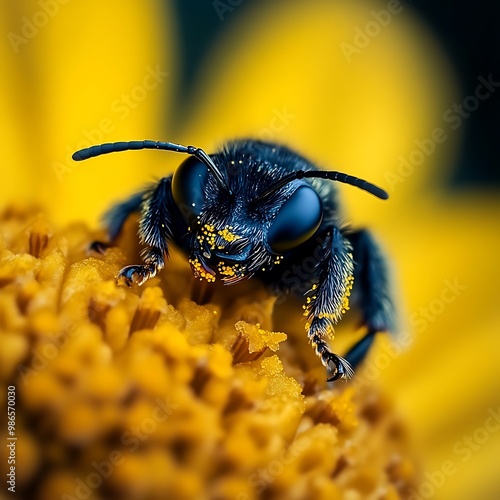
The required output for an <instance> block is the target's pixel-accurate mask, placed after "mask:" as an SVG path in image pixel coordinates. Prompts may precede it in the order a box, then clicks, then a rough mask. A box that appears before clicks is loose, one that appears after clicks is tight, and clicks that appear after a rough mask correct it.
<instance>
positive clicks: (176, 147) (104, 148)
mask: <svg viewBox="0 0 500 500" xmlns="http://www.w3.org/2000/svg"><path fill="white" fill-rule="evenodd" d="M137 149H161V150H163V151H173V152H175V153H185V154H188V155H192V156H194V157H195V158H198V160H200V161H201V162H203V163H204V164H205V165H206V166H207V168H208V170H209V171H210V172H212V174H213V176H214V177H215V179H216V181H217V182H218V183H219V185H220V186H221V187H222V188H224V189H225V190H227V191H228V192H229V194H231V191H230V190H229V188H228V186H227V185H226V182H225V180H224V177H223V176H222V173H221V171H220V170H219V169H218V167H217V165H216V164H215V163H214V161H213V160H212V158H210V156H209V155H207V153H205V151H203V149H200V148H197V147H195V146H182V145H181V144H174V143H173V142H159V141H127V142H107V143H105V144H99V145H98V146H91V147H90V148H84V149H80V150H79V151H76V152H75V153H73V156H72V158H73V160H75V161H82V160H87V159H88V158H94V157H95V156H100V155H105V154H108V153H116V152H119V151H129V150H137Z"/></svg>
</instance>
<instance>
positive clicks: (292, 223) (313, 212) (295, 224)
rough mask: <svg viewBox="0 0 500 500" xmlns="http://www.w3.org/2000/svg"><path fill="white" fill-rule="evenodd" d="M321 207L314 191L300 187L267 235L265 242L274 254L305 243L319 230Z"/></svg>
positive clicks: (285, 205) (287, 201) (287, 202)
mask: <svg viewBox="0 0 500 500" xmlns="http://www.w3.org/2000/svg"><path fill="white" fill-rule="evenodd" d="M322 219H323V205H322V204H321V199H320V197H319V196H318V194H317V193H316V191H315V190H314V189H313V188H311V187H309V186H300V187H299V188H298V189H297V190H296V191H295V192H294V193H293V194H292V196H290V198H288V200H286V202H285V203H284V204H283V206H282V207H281V208H280V210H279V212H278V213H277V215H276V217H275V218H274V220H273V222H272V224H271V227H270V228H269V230H268V233H267V242H268V243H269V246H270V247H271V250H272V251H273V252H275V253H283V252H286V251H287V250H291V249H292V248H295V247H297V246H299V245H300V244H301V243H304V242H305V241H307V240H308V239H309V238H310V237H311V236H312V235H313V234H314V233H315V232H316V231H317V229H318V228H319V226H320V224H321V221H322Z"/></svg>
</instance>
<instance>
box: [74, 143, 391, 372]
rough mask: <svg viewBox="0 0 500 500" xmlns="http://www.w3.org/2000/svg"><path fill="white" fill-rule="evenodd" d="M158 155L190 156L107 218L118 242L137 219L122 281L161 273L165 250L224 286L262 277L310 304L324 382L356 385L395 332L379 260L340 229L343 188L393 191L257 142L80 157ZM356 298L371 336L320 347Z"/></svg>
mask: <svg viewBox="0 0 500 500" xmlns="http://www.w3.org/2000/svg"><path fill="white" fill-rule="evenodd" d="M130 149H161V150H167V151H175V152H178V153H186V154H188V155H190V157H189V158H187V159H186V160H185V161H183V162H182V163H181V164H180V165H179V167H178V168H177V170H176V171H175V173H174V174H173V175H170V176H168V177H164V178H162V179H160V180H159V181H158V182H157V183H155V184H154V185H151V186H150V187H148V188H147V189H144V190H143V191H141V192H139V193H137V194H135V195H134V196H132V197H131V198H129V199H127V200H126V201H124V202H122V203H119V204H117V205H115V206H114V207H113V208H111V210H110V211H109V212H108V213H107V214H106V216H105V221H106V224H107V229H108V234H109V238H110V240H111V242H113V241H114V240H115V239H116V237H117V236H118V234H119V233H120V231H121V229H122V227H123V224H124V222H125V220H126V219H127V217H128V216H129V215H130V214H131V213H133V212H140V213H141V216H140V222H139V237H140V240H141V243H142V244H143V245H144V246H145V248H144V250H143V252H142V258H143V260H144V263H143V264H140V265H132V266H126V267H124V268H123V269H122V270H121V271H120V273H119V276H118V278H120V279H122V280H124V282H125V283H126V284H127V285H128V286H130V285H131V284H132V283H137V284H138V285H142V284H143V283H144V282H145V281H146V280H148V279H150V278H152V277H153V276H155V275H156V274H157V273H158V271H160V270H161V269H162V268H163V267H164V265H165V259H166V258H167V257H168V243H173V244H175V245H176V246H177V247H179V248H181V249H182V250H183V251H184V252H185V253H186V254H187V256H188V258H189V263H190V264H191V268H192V270H193V273H194V275H195V277H197V278H200V279H206V280H207V281H208V282H213V281H215V279H216V278H219V279H221V280H222V281H223V283H224V284H226V285H234V284H236V283H238V282H239V281H241V280H244V279H249V278H251V277H254V276H255V277H256V278H259V279H261V280H262V281H263V282H264V283H266V284H268V285H269V286H270V287H271V288H272V290H273V291H274V292H275V293H291V292H293V293H297V294H301V295H303V296H304V297H305V300H306V303H305V304H304V306H303V307H304V310H305V311H304V315H305V316H307V323H306V330H307V335H308V338H309V340H310V342H311V344H312V346H313V347H314V349H315V351H316V354H317V355H318V356H319V357H320V359H321V361H322V363H323V365H324V366H325V367H326V368H327V369H329V370H330V371H331V375H330V377H329V378H328V381H333V380H336V379H338V378H345V379H347V378H350V377H352V375H353V373H354V372H353V368H352V366H353V365H354V366H355V365H356V364H358V363H359V362H360V361H361V360H362V359H363V357H364V356H365V355H366V353H367V351H368V349H369V348H370V346H371V344H372V342H373V340H374V337H375V334H376V333H377V332H379V331H387V330H391V329H392V328H393V316H394V314H393V305H392V300H391V298H390V293H389V286H388V278H387V269H386V264H385V260H384V257H383V256H382V254H381V252H380V251H379V249H378V247H377V245H376V244H375V243H374V241H373V239H372V237H371V236H370V234H369V233H368V232H367V231H366V230H358V231H352V230H349V229H348V228H345V227H342V225H341V223H340V218H339V217H340V215H339V207H338V202H337V196H336V189H335V186H334V184H333V183H332V182H330V181H339V182H343V183H346V184H351V185H353V186H357V187H359V188H361V189H364V190H365V191H368V192H369V193H371V194H373V195H375V196H377V197H378V198H381V199H387V198H388V195H387V193H386V192H385V191H384V190H382V189H380V188H378V187H377V186H374V185H373V184H370V183H368V182H366V181H364V180H362V179H358V178H356V177H353V176H351V175H347V174H343V173H340V172H335V171H323V170H319V169H317V168H316V167H315V166H314V165H313V164H312V163H310V162H309V161H307V160H306V159H305V158H303V157H302V156H300V155H298V154H297V153H295V152H294V151H292V150H290V149H288V148H287V147H284V146H280V145H276V144H273V143H267V142H262V141H257V140H238V141H233V142H229V143H228V144H226V145H225V146H224V147H222V148H221V149H220V150H218V151H217V152H216V153H213V154H211V155H208V154H206V153H205V152H204V151H203V150H202V149H200V148H196V147H193V146H181V145H178V144H173V143H170V142H154V141H133V142H117V143H112V144H102V145H100V146H92V147H90V148H87V149H82V150H80V151H77V152H76V153H75V154H74V155H73V159H74V160H76V161H80V160H85V159H87V158H91V157H94V156H99V155H101V154H105V153H111V152H115V151H125V150H130ZM353 286H354V291H357V294H356V298H357V300H356V302H357V305H358V306H359V308H360V310H361V313H362V317H363V322H364V324H365V325H366V328H367V333H366V335H365V336H364V337H363V338H362V339H361V340H360V341H359V342H358V343H357V344H356V345H355V346H354V347H353V348H352V349H351V350H350V351H349V353H348V354H347V356H346V357H347V359H344V358H343V357H341V356H339V355H337V354H334V353H333V352H332V351H331V350H330V347H329V345H328V344H327V343H326V341H325V339H326V338H328V337H329V336H330V335H331V333H332V332H333V325H335V324H336V323H337V322H338V321H339V319H340V318H341V316H342V314H343V313H345V311H346V310H347V309H349V297H350V295H351V290H352V289H353Z"/></svg>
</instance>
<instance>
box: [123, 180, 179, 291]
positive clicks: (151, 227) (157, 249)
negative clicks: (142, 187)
mask: <svg viewBox="0 0 500 500" xmlns="http://www.w3.org/2000/svg"><path fill="white" fill-rule="evenodd" d="M171 180H172V179H171V177H164V178H163V179H161V180H160V181H159V182H158V184H156V185H155V186H153V187H152V188H151V189H150V190H149V191H146V192H145V193H143V194H142V195H141V200H142V201H141V209H142V216H141V219H140V221H139V235H140V239H141V243H143V244H145V245H146V247H145V248H144V250H143V251H142V253H141V256H142V258H143V260H144V264H142V265H133V266H126V267H124V268H123V269H122V270H121V271H120V272H119V274H118V279H123V280H124V282H125V284H126V285H127V286H130V285H131V284H132V283H137V284H138V285H142V284H143V283H144V282H145V281H147V280H149V279H151V278H153V277H154V276H156V274H157V273H158V272H159V271H160V270H161V269H163V267H164V265H165V259H166V257H168V244H167V240H168V239H170V238H171V237H172V233H171V230H170V228H171V226H172V215H171V213H172V207H171V203H172V201H171V200H172V196H171V189H170V185H171Z"/></svg>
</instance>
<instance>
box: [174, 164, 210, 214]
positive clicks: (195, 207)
mask: <svg viewBox="0 0 500 500" xmlns="http://www.w3.org/2000/svg"><path fill="white" fill-rule="evenodd" d="M207 178H208V168H207V166H206V165H205V164H204V163H203V162H201V161H200V160H198V159H197V158H195V157H194V156H191V157H189V158H188V159H187V160H184V161H183V162H182V163H181V164H180V165H179V166H178V167H177V170H176V171H175V173H174V176H173V177H172V197H173V198H174V201H175V204H176V205H177V208H178V209H179V210H180V212H181V214H182V216H183V217H184V220H185V221H186V222H187V223H190V222H191V220H192V219H193V218H195V217H196V216H198V215H199V214H200V212H201V209H202V207H203V203H204V202H205V186H206V183H207Z"/></svg>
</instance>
